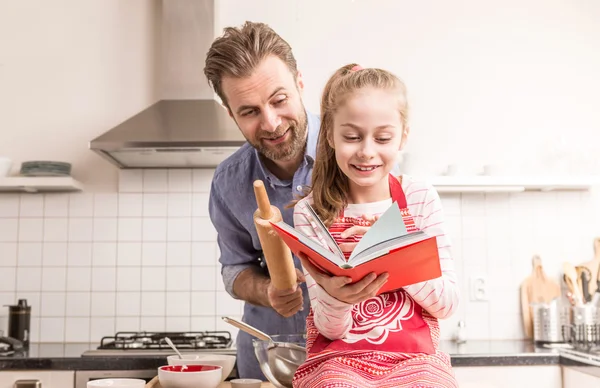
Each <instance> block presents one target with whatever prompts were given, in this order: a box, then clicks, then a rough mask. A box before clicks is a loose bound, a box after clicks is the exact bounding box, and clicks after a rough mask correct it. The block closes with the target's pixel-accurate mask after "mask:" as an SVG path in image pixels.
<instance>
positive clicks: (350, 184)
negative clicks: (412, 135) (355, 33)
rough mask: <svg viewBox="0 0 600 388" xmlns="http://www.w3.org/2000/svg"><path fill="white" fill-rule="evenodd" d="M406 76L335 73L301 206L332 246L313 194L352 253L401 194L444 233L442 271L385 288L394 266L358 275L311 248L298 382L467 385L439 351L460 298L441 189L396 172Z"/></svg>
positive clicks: (440, 238)
mask: <svg viewBox="0 0 600 388" xmlns="http://www.w3.org/2000/svg"><path fill="white" fill-rule="evenodd" d="M407 110H408V107H407V101H406V90H405V86H404V84H403V83H402V82H401V81H400V80H399V79H398V78H397V77H395V76H394V75H393V74H391V73H389V72H387V71H385V70H380V69H363V68H361V67H360V66H358V65H356V64H351V65H347V66H344V67H342V68H341V69H339V70H338V71H337V72H336V73H335V74H334V75H333V76H332V77H331V79H330V80H329V81H328V82H327V84H326V86H325V90H324V92H323V99H322V102H321V115H322V122H321V130H320V133H319V140H318V146H317V156H316V158H315V165H314V170H313V175H312V191H311V193H310V194H308V195H307V196H306V197H305V198H303V199H301V200H300V201H298V203H296V205H295V207H294V226H295V228H297V229H299V230H300V231H302V232H304V233H305V234H306V235H307V236H311V237H312V238H314V239H315V240H316V241H318V242H319V243H321V244H322V245H323V246H324V247H327V245H326V243H325V240H324V239H323V236H320V235H318V233H317V231H316V230H317V228H316V227H313V226H314V225H315V220H314V219H312V217H311V216H310V213H309V212H308V210H307V206H306V204H307V203H309V204H311V206H313V208H314V209H315V211H316V212H317V214H318V215H319V218H321V220H323V221H324V223H325V225H327V227H328V228H329V231H330V232H331V234H332V236H333V237H334V238H335V239H336V241H337V243H338V244H339V245H340V247H341V248H342V250H343V251H344V253H345V254H346V255H347V256H346V258H348V256H349V254H350V252H351V251H352V248H353V247H354V246H355V245H356V242H357V241H359V240H360V237H361V235H362V234H364V232H365V230H366V229H368V226H369V225H370V223H369V222H366V221H365V219H364V214H369V215H374V216H378V215H380V214H382V213H383V212H384V211H385V210H386V209H387V208H388V207H389V206H391V205H392V203H393V202H397V203H398V205H399V206H400V208H401V209H402V214H403V217H404V222H405V224H406V226H407V229H408V231H409V232H410V231H415V230H419V229H420V230H424V231H427V233H428V234H430V235H434V236H436V237H437V243H438V249H439V257H440V261H441V268H442V276H441V277H440V278H437V279H433V280H430V281H426V282H422V283H418V284H413V285H410V286H407V287H404V288H403V289H400V290H398V291H395V292H389V293H384V294H381V295H379V296H375V295H376V293H377V290H378V289H379V288H380V287H381V286H382V285H383V284H384V283H385V281H386V279H387V276H388V275H387V274H381V275H379V276H378V277H377V276H375V274H370V275H368V276H366V277H365V278H363V279H362V280H360V281H358V282H356V283H354V284H349V282H350V280H349V279H346V278H344V277H331V276H328V275H326V274H324V273H322V272H320V271H319V270H318V269H317V268H316V267H315V266H313V265H312V264H311V263H310V262H309V261H308V260H307V259H306V257H301V258H300V259H301V260H302V264H303V267H304V270H305V272H306V273H305V276H306V283H307V286H308V291H309V295H310V299H311V311H310V313H309V315H308V318H307V351H308V355H307V359H306V362H305V363H304V364H302V365H301V366H300V367H299V368H298V370H297V371H296V374H295V376H294V387H302V388H311V387H314V388H324V387H356V388H367V387H378V388H384V387H390V388H391V387H394V388H398V387H436V388H437V387H457V383H456V380H455V378H454V374H453V372H452V368H451V365H450V358H449V356H448V355H447V354H445V353H443V352H441V351H439V350H438V344H439V337H440V331H439V325H438V319H443V318H447V317H449V316H450V315H451V314H452V313H453V312H454V311H455V310H456V308H457V306H458V298H459V296H458V287H457V284H456V274H455V272H454V263H453V259H452V256H451V252H450V242H449V240H448V238H447V236H445V234H444V228H443V227H444V224H443V215H442V208H441V203H440V199H439V197H438V194H437V192H436V191H435V189H434V188H433V187H432V186H430V185H428V184H426V183H424V182H421V181H418V180H416V179H414V178H412V177H410V176H406V175H402V176H400V177H395V176H393V175H391V174H390V171H391V170H392V167H393V166H394V164H395V163H396V157H397V155H398V150H401V149H402V148H403V146H404V144H405V142H406V138H407V135H408V132H409V128H408V125H407Z"/></svg>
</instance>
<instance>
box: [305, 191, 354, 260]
mask: <svg viewBox="0 0 600 388" xmlns="http://www.w3.org/2000/svg"><path fill="white" fill-rule="evenodd" d="M306 208H307V209H308V212H309V213H310V215H311V216H312V218H313V219H314V220H315V222H316V223H317V228H319V232H321V235H322V236H323V237H324V238H325V242H326V243H327V246H328V247H329V250H331V252H333V253H335V254H336V255H338V256H339V257H340V258H341V259H342V260H344V263H345V262H346V258H345V257H344V252H342V249H341V248H340V246H339V245H338V244H337V242H335V239H334V238H333V236H332V235H331V234H329V229H328V228H327V227H326V226H325V224H324V223H323V221H321V219H320V218H319V216H318V215H317V212H316V211H315V209H313V207H312V206H310V204H309V203H308V202H307V203H306Z"/></svg>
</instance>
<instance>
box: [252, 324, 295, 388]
mask: <svg viewBox="0 0 600 388" xmlns="http://www.w3.org/2000/svg"><path fill="white" fill-rule="evenodd" d="M271 338H272V339H273V342H271V341H266V340H260V339H254V340H252V344H253V345H254V354H255V355H256V358H257V360H258V364H259V365H260V369H261V370H262V372H263V374H264V375H265V377H266V378H267V379H268V380H269V381H270V382H271V384H273V385H274V386H275V387H276V388H292V380H293V378H294V373H296V369H298V367H299V366H300V365H301V364H302V363H303V362H304V361H305V360H306V351H305V350H304V349H302V348H300V347H298V345H300V346H302V347H305V346H306V335H304V334H276V335H272V336H271Z"/></svg>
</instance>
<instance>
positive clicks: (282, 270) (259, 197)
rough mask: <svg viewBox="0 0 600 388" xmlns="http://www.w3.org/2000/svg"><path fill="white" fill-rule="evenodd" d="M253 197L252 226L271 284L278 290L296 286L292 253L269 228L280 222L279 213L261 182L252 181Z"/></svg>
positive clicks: (271, 228)
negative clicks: (272, 224)
mask: <svg viewBox="0 0 600 388" xmlns="http://www.w3.org/2000/svg"><path fill="white" fill-rule="evenodd" d="M254 195H255V197H256V203H257V205H258V208H257V209H256V211H255V212H254V226H255V227H256V231H257V232H258V238H259V240H260V245H261V246H262V249H263V253H264V257H265V261H266V263H267V268H268V269H269V275H270V277H271V282H272V283H273V286H274V287H275V288H277V289H279V290H287V289H290V288H293V287H295V286H296V281H297V277H296V268H295V267H294V260H293V259H292V252H291V251H290V248H289V247H288V246H287V245H286V244H285V243H284V242H283V240H281V238H280V237H279V235H278V234H277V232H275V231H274V230H273V227H272V226H271V222H273V223H276V222H279V221H281V220H282V217H281V211H279V209H278V208H277V207H275V206H272V205H271V203H270V202H269V196H268V195H267V191H266V189H265V185H264V183H263V181H261V180H256V181H254Z"/></svg>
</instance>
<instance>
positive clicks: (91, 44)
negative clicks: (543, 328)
mask: <svg viewBox="0 0 600 388" xmlns="http://www.w3.org/2000/svg"><path fill="white" fill-rule="evenodd" d="M434 5H435V6H433V5H432V4H429V5H425V4H423V5H415V4H410V3H409V2H392V1H384V2H380V3H377V6H374V5H372V4H371V3H367V2H366V1H361V0H354V1H351V0H338V1H332V2H328V3H323V2H316V1H304V2H300V1H293V2H286V3H285V4H283V3H282V2H276V1H249V2H244V3H240V2H237V1H233V0H229V1H218V2H216V1H184V0H172V1H163V2H159V1H127V2H123V1H91V2H85V3H82V2H74V1H66V0H64V1H59V2H52V3H51V4H46V3H42V2H29V3H22V4H21V3H20V2H18V3H17V2H12V3H10V4H8V3H3V4H2V5H0V7H1V8H0V15H1V16H0V18H1V20H0V31H2V32H3V34H2V35H3V36H7V37H8V36H10V37H13V39H9V40H6V42H5V43H6V49H5V50H2V51H3V53H0V85H3V86H2V87H0V101H1V102H2V103H1V104H0V106H3V107H5V108H6V109H5V110H3V113H2V116H1V117H2V118H0V120H2V125H0V128H2V130H1V132H0V133H1V136H2V137H1V138H0V156H7V157H10V159H11V160H12V161H13V165H12V170H11V172H10V173H11V175H15V174H18V172H19V167H20V163H22V162H24V161H28V160H61V161H67V162H70V163H72V166H73V170H72V172H71V174H72V176H73V177H75V178H76V180H74V181H68V182H67V183H66V184H65V185H64V187H63V188H62V190H63V191H61V192H57V193H52V192H46V191H44V187H41V188H40V192H38V193H21V192H18V191H14V190H10V191H9V192H7V193H2V194H0V305H2V306H4V305H14V304H16V303H17V302H18V300H19V299H26V300H27V302H28V304H29V305H31V306H32V312H31V335H30V341H31V345H30V346H31V349H30V351H29V355H28V357H26V358H17V357H14V356H8V357H6V358H1V360H0V368H2V369H3V371H2V372H0V387H1V388H3V386H2V384H5V385H6V386H12V382H13V380H11V382H10V383H5V380H4V379H3V376H5V375H4V374H5V373H9V374H10V375H9V376H8V375H7V376H8V377H9V378H11V379H12V378H14V377H15V374H16V376H17V377H19V378H24V377H26V375H27V373H29V372H31V373H32V376H35V373H50V372H48V371H54V372H53V373H66V374H65V376H67V377H66V378H67V379H69V378H71V380H72V382H71V383H70V385H61V386H74V382H73V381H74V380H73V379H74V376H75V375H76V374H78V371H81V370H89V369H101V370H105V371H107V370H109V371H110V370H115V366H116V365H122V369H136V368H134V366H142V367H143V369H146V370H150V371H152V372H153V373H154V372H155V371H156V369H155V368H156V367H157V366H158V365H160V362H162V363H164V362H165V361H166V359H165V358H164V357H162V356H152V357H150V358H149V359H148V358H143V359H141V358H137V357H131V356H127V357H120V358H115V360H117V361H114V362H108V361H106V360H102V361H97V360H98V358H97V357H89V356H85V357H84V356H82V355H83V354H84V353H85V352H91V351H94V350H98V349H96V348H97V347H98V346H100V342H101V340H102V338H103V337H110V336H114V335H115V334H116V333H117V332H144V331H148V332H164V331H167V332H204V331H213V332H227V333H229V334H230V335H231V337H232V338H235V334H236V332H237V330H236V329H235V328H233V327H232V326H231V325H228V324H226V323H225V322H223V321H222V320H221V317H222V316H231V317H235V318H240V316H241V311H242V310H241V309H242V307H241V306H242V305H241V303H240V302H239V301H236V300H233V299H232V298H231V297H230V296H229V295H228V294H227V293H226V291H225V290H224V288H223V284H222V280H221V276H220V268H219V265H218V261H217V260H218V251H217V246H216V239H215V232H214V229H213V228H212V225H211V223H210V220H209V218H208V210H207V200H208V191H209V188H210V182H211V177H212V170H211V169H210V168H189V169H179V168H168V167H167V166H165V167H164V168H158V169H144V168H135V169H119V168H117V167H116V166H114V165H113V164H111V163H109V162H107V161H106V160H105V159H104V158H102V157H100V156H98V154H96V153H95V152H93V151H91V150H90V144H89V143H90V141H91V140H93V139H95V138H97V137H98V136H101V135H102V134H104V133H106V132H107V131H108V130H109V129H110V128H113V127H115V126H117V125H118V124H120V123H121V122H123V121H125V120H126V119H128V118H130V117H131V116H133V115H135V114H137V113H138V112H141V111H143V110H144V109H146V108H147V107H149V106H151V105H152V104H153V103H154V102H156V101H158V100H167V99H174V100H183V99H191V100H196V99H213V98H214V97H213V94H212V92H211V91H210V89H209V88H208V85H206V84H205V81H204V77H203V75H202V73H201V69H202V63H203V61H204V55H205V53H206V50H207V48H208V46H209V44H210V42H211V41H212V39H214V37H215V36H217V35H218V34H220V33H221V31H222V29H223V27H225V26H229V25H237V24H241V23H242V22H243V21H245V20H261V21H265V22H267V23H269V24H271V25H272V26H273V27H274V28H275V29H276V30H277V31H278V32H279V33H280V34H281V35H282V36H284V37H286V39H288V40H289V41H290V43H291V44H292V46H293V48H294V51H295V55H296V57H297V58H298V60H299V67H300V68H301V69H302V71H303V74H304V78H305V80H306V84H307V85H306V90H305V93H304V98H305V104H306V106H307V108H308V109H311V110H313V111H315V112H316V111H318V106H319V104H318V96H319V93H320V90H321V88H322V86H323V83H324V81H325V79H326V77H328V76H329V73H330V72H331V71H332V70H333V69H335V68H336V67H337V66H339V65H340V64H342V63H345V62H349V61H357V62H359V63H362V64H363V65H365V66H385V67H388V68H391V69H393V70H394V71H397V72H398V74H400V75H401V76H402V77H404V78H405V79H406V81H407V83H408V87H409V92H410V97H411V99H412V101H413V113H412V118H411V121H412V134H411V140H410V144H409V146H408V147H407V154H405V155H403V159H404V163H405V167H406V168H408V169H409V170H410V172H411V173H413V172H414V173H415V174H419V175H430V176H435V177H438V176H440V175H443V176H441V177H438V178H437V187H438V189H439V190H440V193H441V194H440V195H441V198H442V202H443V205H444V210H445V214H446V220H447V224H448V228H449V233H450V235H451V237H452V240H453V244H454V248H453V252H454V256H455V257H456V265H457V270H458V272H459V279H460V284H461V287H462V289H461V295H462V303H461V306H460V308H459V311H458V313H457V314H455V315H454V316H453V317H451V318H450V319H448V320H446V321H442V322H441V325H442V338H443V339H444V340H445V341H446V342H445V344H444V346H445V349H446V350H447V351H448V352H450V354H451V355H452V358H453V364H454V365H455V371H456V373H457V376H459V377H460V376H466V377H463V378H462V379H461V378H459V381H460V382H461V386H469V384H477V386H480V387H481V386H486V385H484V384H488V385H487V386H508V385H513V386H519V385H518V384H517V383H516V382H514V381H512V380H511V381H507V380H506V379H508V378H510V376H515V378H518V379H519V380H518V381H519V382H522V383H527V384H530V383H531V382H532V381H535V382H540V379H541V378H547V379H548V381H549V382H548V384H547V386H562V381H561V378H565V376H566V375H567V374H566V373H564V369H561V368H565V366H564V365H563V364H562V363H563V362H568V361H565V360H566V359H565V358H564V357H561V356H559V355H558V353H557V350H556V349H545V348H540V347H537V348H535V347H533V346H532V343H531V340H528V339H526V338H525V334H524V330H523V323H522V313H521V305H520V289H519V287H520V285H521V282H522V281H523V280H524V279H525V278H526V277H527V276H529V275H530V274H531V272H532V262H531V259H532V257H533V256H534V255H536V254H537V255H539V256H540V257H541V259H542V263H543V267H544V270H545V272H546V274H547V275H548V276H549V277H551V278H552V279H554V280H555V281H556V282H560V281H561V279H562V269H563V268H562V265H563V262H564V261H569V262H571V263H572V264H573V265H578V264H580V263H583V262H587V261H589V260H591V259H592V258H593V257H594V251H593V245H592V241H593V239H594V238H595V237H596V236H598V235H600V197H599V194H598V190H597V186H598V185H597V184H596V180H595V179H593V177H594V176H597V175H598V172H599V171H600V161H599V160H598V159H599V158H598V157H597V153H596V152H595V145H596V144H597V140H598V136H599V135H598V131H597V130H598V129H599V128H600V122H599V118H598V116H597V114H596V113H595V109H594V108H595V107H596V106H597V105H598V104H597V103H598V102H600V101H598V94H597V93H596V90H598V87H599V86H600V85H599V82H600V81H599V78H598V77H597V74H596V73H597V71H596V69H597V68H599V67H600V66H599V65H600V54H599V52H600V50H598V49H597V42H598V41H600V29H599V28H598V25H597V23H596V22H595V20H598V17H599V16H600V9H599V8H598V5H597V4H595V3H592V2H589V1H587V2H586V1H577V2H575V3H571V4H568V5H567V4H547V2H542V1H534V0H529V1H528V4H527V6H526V7H525V6H524V5H523V4H522V2H516V1H511V2H509V3H506V2H505V3H504V4H503V5H502V6H500V5H494V6H492V5H489V4H487V5H485V4H480V3H479V2H475V1H463V2H461V3H460V5H461V6H460V7H459V6H457V5H456V4H446V3H445V2H441V1H438V2H435V3H434ZM532 9H535V10H536V12H531V10H532ZM317 10H318V11H317ZM331 15H337V16H335V17H333V16H331ZM309 19H310V21H309ZM358 26H361V27H360V28H358ZM558 26H560V27H558ZM309 27H310V28H309ZM390 34H393V35H390ZM388 37H392V38H393V39H394V49H393V50H389V48H388V44H389V38H388ZM332 41H335V42H336V43H335V45H333V44H332V43H331V42H332ZM380 42H381V43H380ZM357 47H360V50H357V49H356V48H357ZM557 97H558V98H557ZM32 108H33V109H32ZM425 112H427V113H425ZM430 112H435V114H431V113H430ZM229 125H231V123H229ZM432 139H435V140H432ZM49 145H50V146H49ZM426 147H427V148H426ZM426 149H427V152H425V150H426ZM424 155H427V159H425V157H424ZM480 170H485V171H486V172H485V173H486V174H487V175H489V177H488V176H485V177H483V176H480V175H478V174H481V172H480ZM444 174H445V175H444ZM514 175H518V176H520V177H522V178H520V179H517V180H511V179H509V178H506V180H504V177H510V176H514ZM498 177H501V178H498ZM528 177H530V178H528ZM567 178H569V179H567ZM2 182H6V181H4V180H3V181H2ZM10 182H14V181H10ZM5 185H6V187H13V188H14V187H20V185H18V184H14V186H13V183H6V184H5ZM42 186H44V185H42ZM490 186H494V187H493V188H490ZM524 186H528V190H527V191H524V192H522V191H521V190H520V188H521V187H524ZM529 186H531V187H529ZM556 187H558V188H561V187H562V188H563V190H552V189H553V188H556ZM81 188H83V190H81V191H66V190H80V189H81ZM564 189H568V190H564ZM557 210H558V211H557ZM565 227H567V228H568V229H565ZM560 284H561V286H562V287H564V284H563V282H560ZM8 315H9V311H8V308H7V307H3V308H2V309H0V330H3V331H4V333H5V334H6V333H7V332H8V323H9V318H8ZM459 322H462V323H464V325H465V326H464V331H465V334H464V335H465V336H466V339H467V341H466V343H464V344H457V343H456V342H455V341H454V340H453V339H454V337H455V336H456V334H457V331H458V326H459ZM233 348H234V344H231V345H230V347H229V349H230V351H232V350H233ZM166 352H169V350H166V351H162V350H161V354H165V353H166ZM128 354H129V353H128ZM169 354H171V353H169ZM111 357H112V356H111ZM38 360H42V361H38ZM103 362H104V366H100V365H101V364H102V363H103ZM498 363H500V364H498ZM523 364H529V365H528V366H526V367H524V366H522V365H523ZM34 365H38V366H37V367H34ZM39 365H47V367H45V366H44V367H43V368H41V369H40V367H39ZM56 365H58V366H59V367H53V366H56ZM24 366H25V368H24ZM75 366H76V367H75ZM29 368H31V369H34V368H35V369H36V370H30V371H28V372H27V373H25V372H22V370H23V369H29ZM504 368H516V369H504ZM4 369H6V370H4ZM117 369H118V368H117ZM14 370H18V371H14ZM540 371H542V372H541V376H542V377H539V375H538V373H540ZM507 372H508V373H507ZM494 373H498V376H499V377H490V376H494ZM569 373H570V372H569ZM69 376H71V377H69ZM532 376H536V377H532ZM561 376H562V377H561ZM53 378H54V377H53ZM533 378H535V380H532V379H533ZM57 379H58V377H57ZM7 381H8V380H7ZM7 384H8V385H7ZM46 384H52V383H46V382H44V385H46ZM493 384H502V385H493ZM542 385H543V384H542ZM51 386H52V385H51ZM471 386H474V385H471ZM565 387H567V388H568V385H567V384H566V383H565ZM75 388H80V387H79V386H75Z"/></svg>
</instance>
